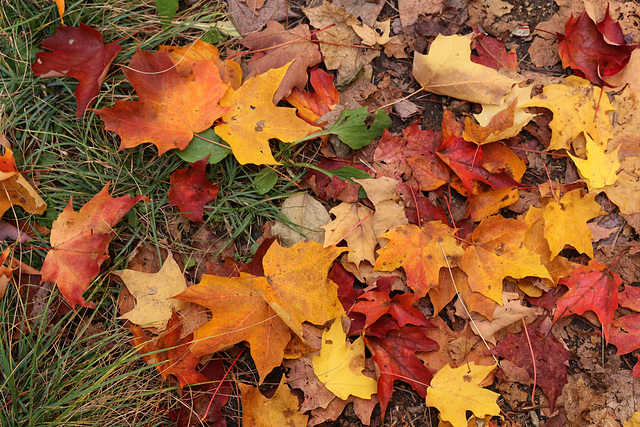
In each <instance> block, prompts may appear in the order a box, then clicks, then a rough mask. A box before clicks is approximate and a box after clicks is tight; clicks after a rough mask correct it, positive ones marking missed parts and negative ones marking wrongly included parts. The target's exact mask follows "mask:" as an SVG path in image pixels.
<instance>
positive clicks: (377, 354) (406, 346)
mask: <svg viewBox="0 0 640 427" xmlns="http://www.w3.org/2000/svg"><path fill="white" fill-rule="evenodd" d="M425 329H426V328H424V327H418V326H404V327H402V328H400V329H399V330H390V331H389V332H387V334H386V336H385V337H384V338H376V337H369V336H365V343H366V344H367V347H368V348H369V350H371V352H372V353H373V357H372V358H373V361H374V362H375V363H376V367H377V369H376V371H377V373H378V397H379V398H380V408H381V410H382V417H383V418H384V413H385V412H386V410H387V405H388V404H389V400H390V399H391V395H392V394H393V383H394V382H395V381H396V380H400V381H404V382H405V383H407V384H409V385H410V386H411V388H413V389H414V390H415V391H416V392H417V393H418V394H419V395H420V396H421V397H423V398H424V397H425V396H426V393H427V386H428V385H429V383H430V382H431V378H432V377H433V375H432V374H431V371H429V368H427V367H426V366H425V365H424V363H422V361H421V360H420V359H418V358H417V357H416V354H415V353H416V351H434V350H438V348H439V346H438V343H436V342H435V341H434V340H432V339H431V338H428V336H427V333H426V332H425Z"/></svg>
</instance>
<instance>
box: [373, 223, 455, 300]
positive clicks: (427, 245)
mask: <svg viewBox="0 0 640 427" xmlns="http://www.w3.org/2000/svg"><path fill="white" fill-rule="evenodd" d="M454 234H455V230H453V229H452V228H450V227H449V226H447V225H445V224H443V223H441V222H440V221H431V222H428V223H427V224H425V225H424V226H423V227H418V226H417V225H413V224H410V225H401V226H400V227H396V228H394V229H393V230H391V231H389V232H388V233H385V234H383V235H382V237H384V238H386V239H389V243H388V244H387V245H386V246H385V247H384V248H382V249H380V250H379V251H378V254H379V256H378V259H377V260H376V265H375V268H374V270H376V271H395V270H397V269H399V268H400V267H402V268H403V269H404V271H405V273H406V274H407V279H408V285H409V287H410V288H411V289H413V290H414V292H415V293H416V294H417V295H418V296H420V297H423V296H425V295H426V294H427V292H429V290H430V289H434V288H435V289H437V288H438V283H439V277H440V269H441V268H443V267H445V268H446V267H447V260H445V254H446V256H447V258H448V259H449V265H450V266H451V267H453V266H455V265H457V264H458V261H459V260H460V257H461V256H462V252H463V251H462V247H460V245H458V243H457V241H456V238H455V237H454Z"/></svg>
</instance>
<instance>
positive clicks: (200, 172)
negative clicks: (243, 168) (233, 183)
mask: <svg viewBox="0 0 640 427" xmlns="http://www.w3.org/2000/svg"><path fill="white" fill-rule="evenodd" d="M207 160H208V157H207V158H205V159H202V160H199V161H197V162H195V163H191V168H189V169H180V170H177V171H175V172H174V173H172V174H171V176H170V177H169V181H170V183H171V187H170V188H169V202H170V203H171V206H177V207H178V209H180V212H182V213H183V214H184V215H185V216H186V217H187V218H189V220H191V221H193V222H204V221H203V220H202V214H203V213H204V206H205V205H206V204H207V203H209V202H210V201H212V200H214V199H215V198H216V196H217V195H218V191H219V190H220V187H219V186H218V184H212V183H211V182H210V181H209V180H208V179H207V177H206V175H205V173H206V169H207Z"/></svg>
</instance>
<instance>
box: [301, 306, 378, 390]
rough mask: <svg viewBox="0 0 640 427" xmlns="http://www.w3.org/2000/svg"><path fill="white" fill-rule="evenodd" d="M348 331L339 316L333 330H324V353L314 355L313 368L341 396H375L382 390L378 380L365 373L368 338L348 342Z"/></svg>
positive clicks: (322, 349) (334, 322) (332, 327)
mask: <svg viewBox="0 0 640 427" xmlns="http://www.w3.org/2000/svg"><path fill="white" fill-rule="evenodd" d="M346 340H347V334H345V332H344V330H343V329H342V321H341V317H337V318H336V319H335V320H334V321H333V324H332V325H331V328H330V329H329V331H325V332H323V334H322V348H321V349H320V355H319V356H315V357H314V358H313V372H315V374H316V375H317V376H318V379H319V380H320V381H322V383H323V384H324V385H325V386H326V387H327V389H328V390H329V391H330V392H332V393H333V394H335V395H336V396H337V397H338V398H339V399H342V400H346V399H347V398H348V397H349V396H356V397H360V398H362V399H371V395H372V394H374V393H375V392H376V391H377V390H378V382H377V381H376V380H374V379H373V378H369V377H367V376H365V375H363V374H362V370H363V369H364V362H365V355H364V339H363V338H362V337H360V338H358V339H356V340H355V341H354V342H353V343H352V344H346V343H345V342H346Z"/></svg>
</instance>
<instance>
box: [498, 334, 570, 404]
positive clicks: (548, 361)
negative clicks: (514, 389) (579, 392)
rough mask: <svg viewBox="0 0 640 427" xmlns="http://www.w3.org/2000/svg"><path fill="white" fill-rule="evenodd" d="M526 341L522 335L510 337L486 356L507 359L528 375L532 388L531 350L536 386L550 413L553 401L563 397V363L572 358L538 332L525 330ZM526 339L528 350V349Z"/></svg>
mask: <svg viewBox="0 0 640 427" xmlns="http://www.w3.org/2000/svg"><path fill="white" fill-rule="evenodd" d="M527 332H528V333H529V338H527V335H526V334H525V333H524V332H520V333H518V334H512V333H509V334H508V335H507V337H506V338H503V339H502V340H500V341H499V342H498V345H497V346H496V347H495V348H494V349H493V350H491V351H488V352H487V353H488V354H493V355H494V356H500V357H503V358H505V359H508V360H509V361H511V362H512V363H513V364H515V365H516V366H518V367H519V368H523V369H525V370H526V371H527V373H528V374H529V377H530V380H531V381H530V382H529V384H533V378H534V366H533V359H532V358H531V349H533V354H534V355H535V360H536V364H535V369H536V374H537V378H536V379H537V383H538V384H539V385H540V388H541V389H542V391H543V392H544V394H545V395H546V396H547V398H548V399H549V404H550V405H551V411H553V410H554V407H555V404H556V399H557V398H558V396H560V395H561V394H562V388H563V387H564V385H565V384H566V383H567V366H566V363H567V361H568V360H569V359H571V356H570V355H569V352H568V351H567V350H566V349H565V348H564V346H563V345H562V343H561V342H560V341H558V340H557V339H555V338H554V337H552V336H547V335H546V334H543V333H542V332H540V330H539V329H528V331H527ZM529 339H530V340H531V346H529Z"/></svg>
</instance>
